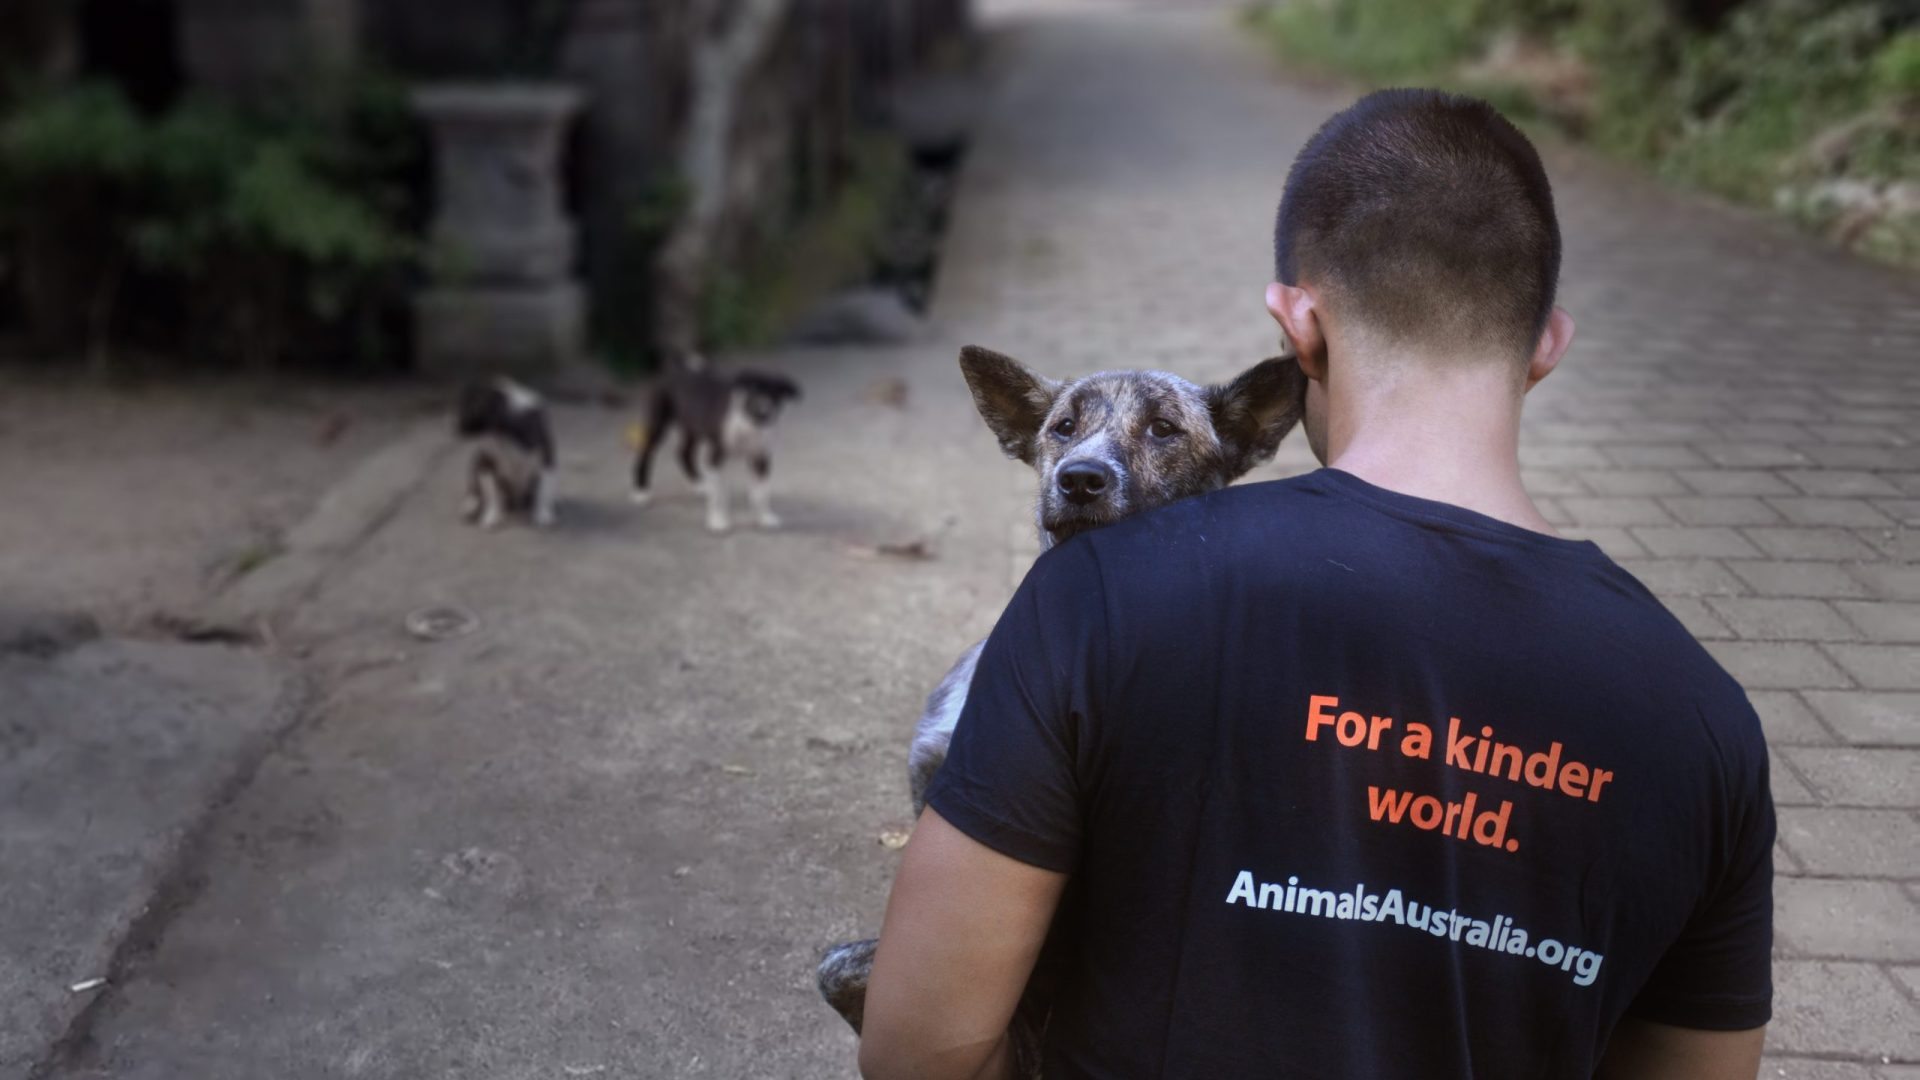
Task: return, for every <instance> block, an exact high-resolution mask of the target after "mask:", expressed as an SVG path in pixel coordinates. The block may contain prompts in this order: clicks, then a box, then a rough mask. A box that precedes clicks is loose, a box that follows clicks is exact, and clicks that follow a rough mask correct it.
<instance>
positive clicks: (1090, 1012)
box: [928, 469, 1774, 1080]
mask: <svg viewBox="0 0 1920 1080" xmlns="http://www.w3.org/2000/svg"><path fill="white" fill-rule="evenodd" d="M928 802H929V804H930V805H931V806H932V807H933V808H934V809H935V810H936V811H938V812H939V813H940V815H941V816H942V817H944V818H946V819H947V820H948V821H950V822H952V823H953V824H954V825H955V826H956V827H958V828H959V829H960V830H962V831H963V832H965V833H967V834H968V835H969V836H972V837H973V838H975V839H976V840H978V841H980V842H981V843H983V844H986V845H987V846H989V847H992V848H994V849H996V850H998V851H1001V852H1004V853H1005V854H1007V855H1010V856H1012V857H1014V858H1016V859H1020V860H1022V861H1024V862H1027V863H1030V864H1032V865H1035V866H1040V867H1045V868H1047V869H1051V870H1058V871H1064V872H1067V873H1069V874H1071V875H1072V877H1071V882H1070V885H1069V888H1068V893H1067V898H1066V899H1065V900H1064V901H1063V908H1062V913H1061V918H1060V920H1059V921H1058V922H1057V923H1056V929H1055V936H1054V939H1052V940H1051V941H1050V949H1057V950H1058V952H1059V954H1060V957H1061V963H1060V966H1059V968H1058V971H1059V978H1060V983H1059V988H1058V990H1057V993H1056V996H1055V999H1054V1011H1053V1014H1052V1020H1051V1022H1050V1024H1049V1026H1048V1030H1047V1036H1046V1043H1047V1048H1046V1059H1047V1075H1048V1077H1049V1080H1070V1078H1074V1077H1112V1078H1116V1080H1118V1078H1125V1080H1139V1078H1141V1077H1204V1078H1208V1080H1225V1078H1231V1077H1366V1078H1390V1077H1419V1078H1423V1080H1424V1078H1431V1077H1462V1078H1465V1077H1476V1078H1483V1080H1484V1078H1489V1077H1492V1078H1502V1077H1527V1078H1533V1077H1587V1076H1591V1075H1592V1073H1593V1070H1594V1068H1595V1066H1596V1065H1597V1064H1598V1062H1599V1060H1600V1057H1601V1055H1602V1054H1603V1053H1604V1051H1605V1048H1606V1044H1607V1040H1608V1038H1609V1036H1610V1034H1611V1033H1612V1031H1613V1029H1614V1026H1615V1025H1616V1024H1617V1023H1618V1022H1619V1021H1620V1020H1621V1018H1622V1017H1623V1016H1629V1015H1631V1016H1636V1017H1641V1018H1645V1019H1647V1020H1652V1021H1657V1022H1660V1023H1666V1024H1673V1025H1678V1026H1682V1027H1691V1028H1709V1029H1722V1030H1740V1029H1747V1028H1753V1027H1757V1026H1759V1025H1761V1024H1764V1023H1765V1022H1766V1021H1767V1019H1768V1015H1769V1010H1770V1003H1771V998H1772V988H1771V982H1770V971H1769V951H1770V947H1771V944H1772V916H1773V908H1772V874H1773V871H1772V847H1773V837H1774V817H1773V801H1772V797H1771V795H1770V793H1769V791H1768V784H1767V752H1766V746H1765V743H1764V742H1763V741H1762V738H1761V733H1760V725H1759V721H1758V720H1757V718H1756V717H1755V715H1754V712H1753V709H1752V708H1751V706H1750V705H1749V704H1748V702H1747V700H1746V696H1745V695H1744V694H1743V693H1742V691H1741V689H1740V687H1739V686H1738V685H1737V684H1736V683H1735V682H1734V681H1733V679H1732V678H1730V677H1729V676H1728V675H1727V674H1726V673H1725V672H1724V671H1723V670H1721V668H1720V667H1719V666H1718V665H1717V664H1716V663H1715V662H1714V661H1713V660H1712V659H1711V658H1710V657H1709V656H1708V655H1707V653H1706V652H1705V651H1704V650H1702V649H1701V648H1700V646H1699V645H1698V644H1697V643H1695V642H1694V640H1693V639H1692V637H1691V636H1690V635H1689V634H1688V633H1687V631H1686V630H1685V629H1684V628H1682V627H1681V625H1680V624H1679V623H1678V622H1677V621H1675V619H1674V618H1673V617H1672V616H1671V615H1669V614H1668V613H1667V611H1666V610H1665V609H1664V608H1662V607H1661V606H1660V604H1659V603H1658V602H1657V601H1656V600H1655V599H1654V598H1653V596H1652V595H1651V594H1650V593H1648V592H1647V590H1646V589H1645V588H1644V587H1643V586H1642V585H1641V584H1640V583H1639V582H1638V581H1636V580H1634V578H1633V577H1632V576H1630V575H1629V574H1627V573H1626V572H1625V571H1624V570H1622V569H1620V568H1619V567H1618V566H1616V565H1614V564H1613V563H1612V562H1611V561H1610V560H1608V559H1607V557H1606V556H1605V555H1604V554H1602V553H1601V552H1600V550H1599V549H1598V548H1597V547H1595V546H1593V545H1592V544H1590V543H1586V542H1578V541H1570V540H1563V539H1558V538H1555V537H1549V536H1545V535H1542V534H1539V533H1534V532H1530V531H1528V530H1524V529H1520V528H1516V527H1514V526H1511V525H1507V524H1504V523H1502V522H1498V521H1495V520H1493V519H1491V518H1488V517H1485V516H1482V515H1480V514H1476V513H1473V512H1471V511H1467V510H1463V509H1460V508H1458V507H1453V506H1448V505H1445V504H1442V503H1436V502H1430V501H1427V500H1424V499H1416V498H1412V497H1409V496H1405V495H1400V494H1396V493H1393V492H1390V491H1386V490H1383V489H1380V488H1377V487H1374V486H1372V485H1370V484H1367V483H1365V482H1363V481H1361V480H1359V479H1358V478H1356V477H1354V476H1351V475H1349V474H1346V473H1343V472H1339V471H1337V470H1333V469H1322V470H1320V471H1319V472H1316V473H1313V474H1311V475H1308V476H1304V477H1299V478H1296V479H1293V480H1288V481H1282V482H1277V483H1264V484H1252V485H1246V486H1243V487H1238V488H1232V489H1228V490H1226V491H1222V492H1217V493H1215V494H1212V495H1207V496H1203V497H1200V498H1196V499H1189V500H1184V501H1182V502H1179V503H1176V504H1174V505H1172V506H1169V507H1167V508H1165V509H1162V510H1158V511H1155V512H1153V513H1151V514H1146V515H1143V516H1141V517H1138V518H1134V519H1131V520H1128V521H1124V522H1121V523H1119V524H1117V525H1114V526H1111V527H1108V528H1105V529H1102V530H1099V531H1097V532H1092V533H1088V534H1085V535H1083V536H1081V537H1078V538H1075V539H1074V540H1071V541H1069V542H1067V543H1065V544H1063V545H1061V546H1060V547H1058V548H1056V549H1054V550H1053V551H1051V552H1049V553H1047V554H1046V555H1044V556H1042V557H1041V559H1040V560H1039V561H1038V562H1037V563H1036V564H1035V566H1034V568H1033V570H1032V572H1031V573H1030V574H1029V575H1028V576H1027V580H1026V582H1025V583H1024V584H1023V585H1022V586H1021V587H1020V590H1019V592H1018V594H1017V595H1016V596H1015V597H1014V599H1013V602H1012V603H1011V605H1009V607H1008V608H1007V611H1006V613H1005V615H1004V616H1002V618H1001V620H1000V623H999V625H998V627H997V628H995V630H994V632H993V635H992V636H991V637H990V638H989V639H988V642H987V647H986V650H985V652H984V653H983V654H982V655H981V658H980V666H979V670H978V672H977V673H976V674H975V676H974V680H973V686H972V690H971V693H970V694H969V697H968V700H967V704H966V709H965V711H964V713H963V714H962V715H961V718H960V722H959V726H958V728H957V730H956V731H955V734H954V739H953V745H952V748H951V750H950V752H949V756H948V758H947V761H946V764H945V765H944V766H943V768H942V769H941V771H940V773H939V775H938V777H937V778H936V779H935V782H934V784H933V787H932V790H931V793H930V795H929V798H928Z"/></svg>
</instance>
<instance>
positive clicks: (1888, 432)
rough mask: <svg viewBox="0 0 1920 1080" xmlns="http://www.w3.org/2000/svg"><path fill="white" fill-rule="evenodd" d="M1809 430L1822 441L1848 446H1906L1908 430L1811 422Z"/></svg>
mask: <svg viewBox="0 0 1920 1080" xmlns="http://www.w3.org/2000/svg"><path fill="white" fill-rule="evenodd" d="M1807 431H1808V432H1809V433H1811V434H1812V435H1813V436H1814V437H1815V438H1817V439H1819V440H1820V441H1822V442H1828V443H1840V444H1842V445H1847V446H1905V445H1906V443H1907V436H1906V432H1904V431H1902V430H1901V429H1900V428H1897V427H1892V426H1890V425H1885V424H1809V425H1807Z"/></svg>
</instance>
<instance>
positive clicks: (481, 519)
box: [454, 378, 554, 529]
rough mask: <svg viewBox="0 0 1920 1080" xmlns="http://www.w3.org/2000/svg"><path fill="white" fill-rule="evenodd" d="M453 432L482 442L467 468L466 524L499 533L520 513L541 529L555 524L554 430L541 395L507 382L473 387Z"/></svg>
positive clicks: (462, 397) (462, 403)
mask: <svg viewBox="0 0 1920 1080" xmlns="http://www.w3.org/2000/svg"><path fill="white" fill-rule="evenodd" d="M454 431H455V433H456V434H458V435H459V436H460V437H461V438H463V439H472V440H474V441H476V442H477V443H478V445H477V446H476V447H475V448H474V451H473V460H472V462H471V463H470V464H469V465H468V467H467V504H466V512H465V517H466V520H468V521H470V522H473V523H475V524H478V525H479V526H480V527H481V528H483V529H497V528H499V527H500V525H501V523H502V522H504V521H505V520H506V516H507V514H509V513H521V514H526V515H527V516H528V518H529V519H530V520H532V522H533V523H534V524H535V525H538V526H540V527H541V528H545V527H547V526H549V525H552V524H553V522H554V515H553V498H554V492H553V430H552V428H551V427H550V426H549V425H548V423H547V410H546V406H545V405H544V404H543V403H542V402H541V400H540V395H539V394H536V393H534V392H533V391H532V390H529V389H527V388H526V387H524V386H522V385H520V384H519V383H517V382H514V381H513V380H512V379H507V378H499V379H494V380H492V381H490V382H484V383H470V384H468V385H467V387H466V388H465V389H463V390H462V391H461V392H460V404H459V408H458V412H457V415H456V417H455V420H454Z"/></svg>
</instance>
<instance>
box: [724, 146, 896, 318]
mask: <svg viewBox="0 0 1920 1080" xmlns="http://www.w3.org/2000/svg"><path fill="white" fill-rule="evenodd" d="M908 168H909V164H908V160H907V154H906V149H905V147H904V146H903V145H901V144H900V143H899V142H897V141H895V140H893V139H890V138H886V137H882V136H878V135H871V134H870V135H866V136H862V137H859V138H857V139H856V140H855V143H854V148H853V162H852V167H851V169H850V171H849V175H848V176H847V178H846V180H845V181H844V182H843V184H842V185H841V187H840V190H839V191H838V193H837V194H836V195H835V196H834V198H833V199H832V200H831V201H830V202H829V203H828V204H827V205H826V206H825V207H824V208H823V209H822V210H821V211H820V212H818V213H815V214H811V215H808V216H806V217H803V218H801V219H800V220H799V221H797V222H784V223H781V222H776V223H771V224H769V225H767V226H766V227H765V228H764V229H763V231H762V235H761V236H760V237H758V238H757V240H756V242H754V243H753V244H751V245H750V246H749V249H748V251H747V252H746V254H745V256H744V257H743V258H741V259H740V260H739V261H738V262H737V263H736V264H735V265H734V266H733V267H731V268H728V269H725V270H722V271H720V272H719V273H716V274H715V275H714V277H713V280H712V281H711V282H710V283H709V286H708V288H707V291H706V294H705V295H704V296H703V297H702V301H701V310H700V319H701V333H702V337H703V339H704V340H706V341H707V342H709V343H710V344H711V345H712V346H713V347H715V348H722V349H725V348H746V347H752V346H759V345H765V344H768V343H769V342H771V341H772V340H773V339H774V338H775V337H777V336H778V335H779V334H780V332H781V331H782V330H784V329H785V328H786V326H787V325H788V324H789V323H790V322H791V321H792V320H793V319H794V317H796V316H797V315H799V313H800V312H801V311H802V310H803V309H804V308H805V307H806V306H807V305H808V304H809V303H811V302H813V301H815V300H818V299H819V298H821V297H822V296H824V295H826V294H827V293H829V292H831V291H832V290H834V289H837V288H841V287H843V286H846V285H848V284H850V283H852V282H853V281H855V280H856V279H858V278H859V277H860V275H862V274H864V273H865V272H866V271H867V270H868V268H869V267H870V266H871V265H872V262H873V255H874V251H875V247H876V245H877V244H878V243H879V242H880V238H881V235H882V233H883V232H884V230H885V229H886V226H887V212H888V209H889V207H890V206H891V204H892V201H893V199H894V198H895V197H896V196H897V194H898V192H899V191H900V190H901V187H902V185H903V184H904V183H905V182H906V176H907V170H908Z"/></svg>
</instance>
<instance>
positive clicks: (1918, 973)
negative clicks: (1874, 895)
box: [1887, 890, 1920, 999]
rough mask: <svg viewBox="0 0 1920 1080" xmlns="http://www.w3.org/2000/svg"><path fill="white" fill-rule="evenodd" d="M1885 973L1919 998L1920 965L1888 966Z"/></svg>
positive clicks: (1910, 892) (1910, 891)
mask: <svg viewBox="0 0 1920 1080" xmlns="http://www.w3.org/2000/svg"><path fill="white" fill-rule="evenodd" d="M1911 894H1912V890H1909V895H1911ZM1887 974H1889V975H1892V976H1893V981H1894V982H1897V983H1899V984H1900V985H1901V986H1904V987H1906V989H1907V993H1908V994H1911V995H1912V996H1913V997H1914V998H1915V999H1920V966H1916V967H1908V966H1901V965H1896V966H1893V967H1889V968H1888V969H1887Z"/></svg>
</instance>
